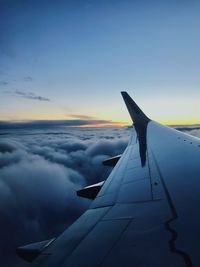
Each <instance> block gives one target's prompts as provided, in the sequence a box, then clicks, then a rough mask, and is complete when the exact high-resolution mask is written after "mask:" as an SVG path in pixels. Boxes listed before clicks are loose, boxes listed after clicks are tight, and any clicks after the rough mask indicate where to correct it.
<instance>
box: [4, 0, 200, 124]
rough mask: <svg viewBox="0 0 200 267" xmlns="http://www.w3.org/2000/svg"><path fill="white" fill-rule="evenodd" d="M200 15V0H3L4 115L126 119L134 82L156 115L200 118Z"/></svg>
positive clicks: (176, 119)
mask: <svg viewBox="0 0 200 267" xmlns="http://www.w3.org/2000/svg"><path fill="white" fill-rule="evenodd" d="M199 14H200V2H199V1H126V0H125V1H122V0H118V1H116V0H115V1H109V0H107V1H104V0H101V1H100V0H98V1H97V0H94V1H91V0H90V1H84V0H83V1H76V0H75V1H45V0H43V1H37V0H34V1H33V0H32V1H30V0H26V1H19V0H14V1H9V0H7V1H6V0H1V1H0V114H1V116H0V119H1V120H24V119H26V120H27V119H70V118H72V117H71V115H73V116H74V115H77V114H82V115H87V116H93V117H95V118H98V119H113V120H114V121H128V120H129V117H128V114H127V112H126V109H125V108H124V106H123V102H122V100H121V98H120V95H119V92H120V91H121V90H127V91H128V92H129V93H130V94H131V95H132V96H133V97H134V98H135V100H136V101H137V102H138V104H140V105H141V106H142V108H143V109H144V111H145V112H146V113H148V115H150V116H151V117H152V118H155V119H158V120H160V121H162V122H169V123H170V122H171V123H172V122H174V123H177V122H180V123H184V122H191V123H192V122H196V123H197V122H200V121H199V117H200V116H199V115H200V111H199V104H200V101H199V99H200V98H199V95H200V90H199V88H200V75H199V71H200V53H199V47H200V16H199ZM26 96H27V97H26ZM30 96H31V97H30ZM45 99H46V100H45Z"/></svg>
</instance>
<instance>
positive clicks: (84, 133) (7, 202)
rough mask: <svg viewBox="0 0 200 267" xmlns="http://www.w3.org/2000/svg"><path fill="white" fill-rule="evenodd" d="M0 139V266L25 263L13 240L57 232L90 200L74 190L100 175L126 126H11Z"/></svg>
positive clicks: (120, 144)
mask: <svg viewBox="0 0 200 267" xmlns="http://www.w3.org/2000/svg"><path fill="white" fill-rule="evenodd" d="M1 134H2V136H3V137H4V138H3V139H1V141H0V213H1V219H0V236H1V241H0V266H2V267H4V266H5V267H6V266H9V267H12V266H13V267H14V266H15V267H16V266H21V267H23V266H26V264H25V263H23V261H21V260H20V259H18V258H17V256H16V255H15V248H16V247H17V246H20V245H23V244H27V243H31V242H34V241H40V240H43V239H44V240H45V239H48V238H51V237H53V236H56V235H58V234H59V233H61V232H62V231H63V230H64V229H65V228H66V227H67V226H68V225H69V224H71V223H72V222H73V221H74V220H75V219H76V218H77V217H78V216H79V215H80V214H81V213H82V212H83V211H84V210H85V209H86V208H87V207H88V205H89V203H90V201H88V200H84V199H82V198H79V197H77V196H76V190H78V189H80V188H82V187H83V186H85V185H88V184H92V183H95V182H98V181H101V180H103V179H105V178H106V176H107V175H108V172H109V169H108V168H107V167H105V166H103V165H102V164H101V162H102V161H103V160H104V159H106V158H107V157H109V156H113V155H116V154H119V153H121V152H123V150H124V149H125V147H126V145H127V140H128V136H129V131H128V129H127V128H124V129H120V128H110V129H99V130H96V129H88V130H87V129H81V130H80V129H65V128H64V129H63V128H62V129H60V128H56V129H55V128H52V129H51V131H49V129H46V130H44V129H37V130H33V129H31V130H29V129H28V130H27V129H24V130H22V129H19V130H16V129H15V130H14V131H13V130H10V131H9V132H7V131H6V132H4V131H3V130H1Z"/></svg>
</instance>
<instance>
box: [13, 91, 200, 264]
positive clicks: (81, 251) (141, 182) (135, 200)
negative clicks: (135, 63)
mask: <svg viewBox="0 0 200 267" xmlns="http://www.w3.org/2000/svg"><path fill="white" fill-rule="evenodd" d="M122 96H123V98H124V101H125V103H126V106H127V108H128V111H129V113H130V116H131V118H132V120H133V122H134V127H133V129H132V136H131V138H130V141H129V144H128V146H127V148H126V150H125V151H124V153H123V154H122V155H121V156H118V158H117V160H116V159H115V160H114V161H113V159H112V160H111V161H109V162H111V163H112V162H115V163H113V164H114V165H115V166H114V168H113V171H112V172H111V174H110V175H109V177H108V178H107V180H106V181H105V182H102V183H101V184H98V185H97V186H98V190H97V187H96V186H95V185H94V186H92V187H87V188H86V191H87V196H88V194H90V190H92V194H93V195H92V198H94V200H93V202H92V204H91V206H90V208H89V209H88V210H87V211H86V212H85V213H84V214H83V215H82V216H81V217H80V218H79V219H78V220H77V221H76V222H75V223H73V224H72V225H71V226H70V227H69V228H68V229H67V230H66V231H64V233H62V234H61V235H60V236H59V237H57V238H55V239H52V240H50V241H46V242H45V241H44V242H40V243H36V244H33V245H32V246H31V245H29V247H23V248H19V249H18V254H20V253H21V256H24V257H25V256H26V257H27V259H28V260H29V261H32V265H31V266H33V267H36V266H37V267H171V266H173V267H185V266H186V267H192V266H196V267H199V266H200V253H199V247H200V214H199V210H198V205H199V204H200V140H199V139H198V138H195V137H192V136H189V135H186V134H184V133H181V132H179V131H176V130H174V129H171V128H169V127H166V126H162V125H160V124H158V123H156V122H154V121H152V120H150V119H149V118H148V117H147V116H146V115H145V114H144V113H143V112H142V111H141V109H140V108H139V107H138V106H137V105H136V103H135V102H134V101H133V100H132V99H131V97H130V96H129V95H128V94H127V93H126V92H122ZM95 188H96V189H95ZM94 189H95V190H96V191H95V190H94ZM94 191H95V192H96V194H97V196H96V197H94ZM80 194H84V190H83V191H81V192H80ZM31 253H32V254H31ZM34 253H35V254H34ZM31 255H32V258H31ZM34 255H35V256H34Z"/></svg>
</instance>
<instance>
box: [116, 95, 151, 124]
mask: <svg viewBox="0 0 200 267" xmlns="http://www.w3.org/2000/svg"><path fill="white" fill-rule="evenodd" d="M121 95H122V97H123V99H124V102H125V104H126V107H127V109H128V112H129V114H130V116H131V119H132V121H133V123H138V124H139V123H142V122H144V121H146V122H148V121H150V119H149V118H148V117H147V116H146V115H145V114H144V112H143V111H142V110H141V109H140V108H139V107H138V105H137V104H136V103H135V102H134V100H133V99H132V98H131V97H130V95H129V94H128V93H127V92H126V91H121Z"/></svg>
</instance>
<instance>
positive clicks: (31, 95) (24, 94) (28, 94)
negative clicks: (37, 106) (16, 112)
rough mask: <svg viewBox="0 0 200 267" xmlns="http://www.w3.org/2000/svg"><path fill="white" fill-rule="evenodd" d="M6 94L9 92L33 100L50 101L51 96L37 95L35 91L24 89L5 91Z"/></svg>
mask: <svg viewBox="0 0 200 267" xmlns="http://www.w3.org/2000/svg"><path fill="white" fill-rule="evenodd" d="M4 93H5V94H9V95H11V96H15V97H22V98H26V99H31V100H38V101H48V102H49V101H50V99H49V98H46V97H43V96H39V95H36V94H35V93H33V92H23V91H19V90H15V91H8V90H7V91H4Z"/></svg>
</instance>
